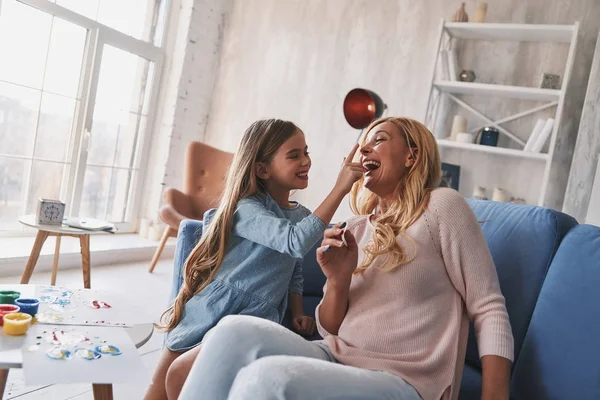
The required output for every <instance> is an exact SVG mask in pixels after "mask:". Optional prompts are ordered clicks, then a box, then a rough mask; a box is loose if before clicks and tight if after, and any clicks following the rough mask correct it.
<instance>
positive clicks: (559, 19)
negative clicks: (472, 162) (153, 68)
mask: <svg viewBox="0 0 600 400" xmlns="http://www.w3.org/2000/svg"><path fill="white" fill-rule="evenodd" d="M458 4H459V3H458V2H457V3H454V2H448V1H444V0H425V1H412V0H379V1H359V0H328V1H322V0H285V1H282V0H249V1H248V0H243V1H242V0H237V1H235V3H234V5H233V9H232V10H231V15H230V19H229V22H228V24H227V29H226V31H225V36H224V43H223V45H222V51H221V55H220V57H221V58H220V63H219V70H218V75H217V82H216V85H215V89H214V93H213V100H212V106H211V111H210V118H209V122H208V126H207V130H206V140H207V142H208V143H209V144H212V145H215V146H217V147H220V148H222V149H225V150H229V151H234V150H235V147H236V144H237V142H238V140H239V137H240V136H241V134H242V133H243V131H244V130H245V128H246V127H247V126H248V125H249V124H250V123H251V122H252V121H254V120H256V119H259V118H264V117H279V118H285V119H290V120H292V121H294V122H296V123H297V124H298V125H299V126H300V127H301V128H302V129H303V130H304V132H305V133H306V135H307V141H308V145H309V147H310V150H311V153H312V156H313V172H312V173H311V181H310V186H309V189H307V190H306V191H304V192H299V193H298V194H297V195H296V197H297V198H298V199H299V200H300V201H301V202H302V203H304V204H305V205H306V206H308V207H310V208H314V207H316V206H317V205H318V204H319V202H320V201H321V200H322V199H323V197H324V196H325V195H326V193H327V192H328V190H330V188H331V187H332V185H333V183H334V181H335V178H336V175H337V171H338V168H339V165H340V162H341V160H342V157H343V156H344V155H345V154H346V153H347V152H348V150H349V149H350V148H351V147H352V145H353V143H354V142H355V140H356V136H357V133H358V132H357V131H355V130H353V129H352V128H350V127H349V126H348V125H347V123H346V121H345V120H344V118H343V114H342V108H341V107H342V101H343V98H344V96H345V94H346V93H347V92H348V91H349V90H350V89H352V88H354V87H365V88H368V89H371V90H374V91H375V92H377V93H378V94H379V95H381V97H382V98H383V99H384V101H385V102H386V103H387V104H388V106H389V113H388V115H403V116H410V117H414V118H418V119H421V118H422V117H423V114H424V109H425V106H426V101H427V95H428V93H427V88H428V84H429V79H430V75H429V71H430V68H431V66H430V63H431V62H432V59H433V56H434V44H435V41H436V40H437V38H436V31H437V28H438V26H439V22H440V19H441V18H450V17H451V16H452V14H453V13H454V11H455V9H456V7H457V6H458ZM473 7H474V2H468V4H467V12H470V13H472V12H473ZM576 20H580V21H581V22H582V24H581V35H580V45H579V48H578V51H577V58H576V61H575V62H576V66H575V67H574V70H573V75H572V84H571V87H570V88H569V90H570V96H569V99H568V101H567V108H566V110H565V115H564V117H563V122H564V124H565V125H564V131H563V132H561V133H560V139H559V140H558V143H557V152H558V154H557V157H556V158H557V160H558V164H557V165H556V167H553V170H552V177H551V182H552V184H551V187H550V192H551V201H550V204H549V205H550V206H553V207H555V208H560V206H561V205H562V197H563V195H564V189H565V187H566V183H567V177H568V170H569V166H570V160H571V158H570V157H571V155H572V150H573V146H574V143H575V136H576V132H577V125H578V121H579V116H580V109H581V104H582V102H583V97H584V93H585V87H586V82H587V76H588V74H589V68H590V65H591V59H592V54H593V50H594V43H595V37H596V34H597V31H598V26H599V25H600V7H598V6H597V2H596V1H595V0H579V1H570V2H565V1H560V0H535V1H527V2H522V1H517V0H506V1H503V2H502V6H501V7H500V6H499V5H498V4H497V3H494V2H490V5H489V10H488V21H494V22H516V23H558V24H562V23H564V24H567V23H568V24H571V23H573V22H575V21H576ZM527 49H528V47H527V46H526V45H525V46H524V47H514V48H512V51H511V52H506V51H503V50H502V48H498V49H497V51H492V54H491V56H489V58H486V59H477V57H478V56H477V54H475V55H474V56H472V57H471V61H472V62H473V63H475V64H476V65H478V66H479V67H478V68H480V70H481V71H488V72H490V71H493V76H492V78H494V77H500V78H502V79H509V80H510V82H508V83H509V84H510V83H512V84H519V83H520V81H522V80H523V78H522V77H521V75H522V73H523V74H525V73H527V74H528V76H534V77H535V76H536V75H537V71H538V69H539V68H538V67H539V66H538V65H535V68H530V69H529V70H527V68H529V67H528V66H529V65H531V64H535V62H536V61H535V59H533V56H531V55H529V53H528V50H527ZM541 54H542V56H543V59H542V62H547V61H550V62H552V61H553V57H556V58H559V59H558V60H556V63H558V64H562V65H564V58H562V57H563V56H562V55H561V54H562V53H555V52H552V51H549V50H548V49H544V50H542V53H541ZM519 57H520V58H519ZM523 57H525V59H524V60H522V58H523ZM514 59H520V60H521V61H520V62H519V63H517V64H515V62H514V61H513V60H514ZM550 67H552V65H551V66H550ZM505 70H506V71H505ZM503 71H505V72H503ZM531 73H533V75H532V74H531ZM505 75H506V76H507V77H508V78H506V76H505ZM498 83H500V82H498ZM530 83H531V82H530ZM489 159H490V158H488V159H487V160H489ZM505 160H506V159H505ZM483 162H486V160H484V161H483ZM346 215H348V209H347V208H343V209H342V210H341V211H340V213H338V218H343V217H344V216H346Z"/></svg>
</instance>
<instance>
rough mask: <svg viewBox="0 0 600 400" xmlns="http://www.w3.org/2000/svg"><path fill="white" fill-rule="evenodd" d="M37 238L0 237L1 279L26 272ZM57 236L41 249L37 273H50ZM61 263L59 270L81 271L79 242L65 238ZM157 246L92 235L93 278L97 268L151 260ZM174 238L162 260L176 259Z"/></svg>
mask: <svg viewBox="0 0 600 400" xmlns="http://www.w3.org/2000/svg"><path fill="white" fill-rule="evenodd" d="M34 240H35V237H33V236H27V237H0V276H2V277H4V276H11V275H20V274H21V273H22V272H23V270H24V269H25V265H26V264H27V260H28V258H29V253H30V252H31V249H32V247H33V242H34ZM55 243H56V238H55V237H49V238H48V239H47V240H46V243H44V247H42V251H41V253H40V258H39V259H38V261H37V264H36V268H35V271H34V273H36V272H40V271H51V270H52V263H53V261H54V247H55ZM60 244H61V246H60V256H59V261H58V268H59V270H62V269H69V268H81V253H80V247H79V239H77V238H73V237H63V238H62V240H61V243H60ZM157 247H158V242H155V241H153V240H149V239H144V238H142V237H140V236H139V235H137V234H114V235H109V234H106V235H103V234H101V235H91V236H90V251H91V255H90V261H91V264H92V279H93V269H94V265H110V264H118V263H127V262H137V261H145V260H147V261H148V266H149V265H150V261H151V260H152V256H153V255H154V252H155V251H156V248H157ZM174 252H175V238H169V240H168V241H167V244H166V245H165V248H164V250H163V252H162V255H161V259H163V258H170V257H173V254H174Z"/></svg>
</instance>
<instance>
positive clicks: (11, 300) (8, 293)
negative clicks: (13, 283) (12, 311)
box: [0, 290, 21, 304]
mask: <svg viewBox="0 0 600 400" xmlns="http://www.w3.org/2000/svg"><path fill="white" fill-rule="evenodd" d="M19 297H21V293H20V292H16V291H14V290H0V304H15V300H16V299H18V298H19Z"/></svg>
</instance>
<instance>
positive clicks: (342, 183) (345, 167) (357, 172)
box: [335, 143, 364, 195]
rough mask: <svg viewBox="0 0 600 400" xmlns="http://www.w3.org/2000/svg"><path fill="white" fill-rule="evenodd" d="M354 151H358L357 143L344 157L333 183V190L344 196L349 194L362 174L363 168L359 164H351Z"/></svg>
mask: <svg viewBox="0 0 600 400" xmlns="http://www.w3.org/2000/svg"><path fill="white" fill-rule="evenodd" d="M356 150H358V143H356V144H355V145H354V147H353V148H352V150H351V151H350V153H349V154H348V156H347V157H344V162H343V163H342V169H341V170H340V173H339V174H338V178H337V181H336V182H335V188H336V189H338V190H340V191H341V192H342V193H343V194H344V195H346V194H348V193H349V192H350V189H352V185H354V182H356V181H357V180H359V179H360V178H361V177H362V176H363V173H364V168H363V166H362V165H360V163H355V162H352V160H353V158H354V154H356Z"/></svg>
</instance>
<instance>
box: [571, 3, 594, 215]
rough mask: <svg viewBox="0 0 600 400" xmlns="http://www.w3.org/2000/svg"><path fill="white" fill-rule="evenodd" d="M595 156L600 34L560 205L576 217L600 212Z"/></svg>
mask: <svg viewBox="0 0 600 400" xmlns="http://www.w3.org/2000/svg"><path fill="white" fill-rule="evenodd" d="M599 7H600V5H599ZM597 160H600V35H599V36H598V40H597V43H596V51H595V55H594V62H593V63H592V67H591V70H590V79H589V85H588V88H587V93H586V95H585V102H584V105H583V111H582V115H581V121H580V123H579V135H578V136H577V144H576V146H575V154H574V156H573V164H572V165H571V173H570V175H569V184H568V185H567V192H566V194H565V203H564V205H563V211H564V212H566V213H568V214H570V215H572V216H573V217H575V218H576V219H577V220H578V221H583V220H584V219H585V218H586V212H587V213H588V214H587V218H588V219H589V218H590V214H589V212H592V213H600V207H599V206H600V198H599V197H598V195H596V197H595V203H594V201H593V199H592V198H591V196H592V183H593V182H594V176H595V177H596V183H595V184H594V185H593V188H594V189H595V190H596V193H597V192H598V191H600V185H599V184H598V179H599V177H600V170H599V169H598V168H597V165H596V162H597ZM588 209H589V212H588ZM592 218H593V217H592ZM596 223H598V222H596Z"/></svg>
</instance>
